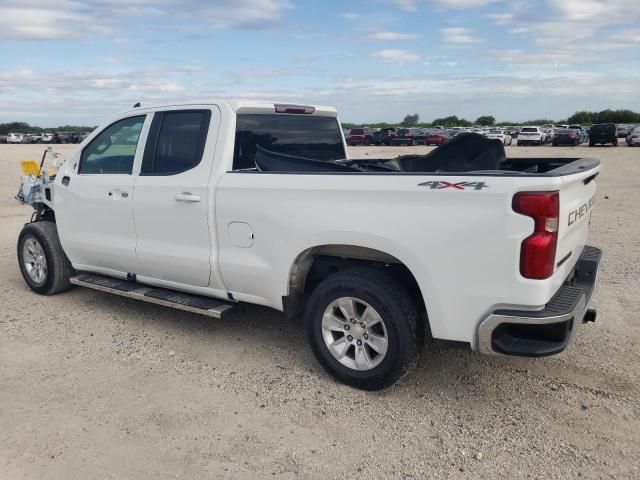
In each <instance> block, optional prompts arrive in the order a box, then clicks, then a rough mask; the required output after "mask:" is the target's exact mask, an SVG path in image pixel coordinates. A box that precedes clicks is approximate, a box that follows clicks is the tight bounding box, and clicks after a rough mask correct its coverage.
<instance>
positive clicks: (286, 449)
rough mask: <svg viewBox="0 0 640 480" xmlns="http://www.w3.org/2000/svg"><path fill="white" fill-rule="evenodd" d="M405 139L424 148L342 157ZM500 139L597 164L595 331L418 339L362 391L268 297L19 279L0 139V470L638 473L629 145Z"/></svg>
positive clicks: (8, 149) (638, 172)
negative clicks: (205, 309) (396, 365)
mask: <svg viewBox="0 0 640 480" xmlns="http://www.w3.org/2000/svg"><path fill="white" fill-rule="evenodd" d="M58 150H60V151H69V150H70V148H68V147H67V148H65V146H63V147H60V148H59V149H58ZM410 150H415V151H421V152H422V151H426V150H427V148H426V147H413V148H412V147H405V148H385V147H378V148H376V147H356V148H353V149H352V156H375V155H378V156H382V155H384V156H393V155H396V154H397V153H398V152H403V153H405V152H408V151H410ZM508 150H509V153H510V155H521V156H524V155H531V156H537V155H548V156H571V157H573V156H587V155H589V156H596V157H598V158H600V159H601V160H602V161H603V164H604V165H603V171H602V174H601V175H600V177H599V178H598V184H599V185H598V194H597V205H596V209H595V210H594V213H593V217H592V225H591V234H590V235H591V238H590V242H591V243H592V244H594V245H597V246H599V247H601V248H603V249H604V260H603V264H602V269H601V272H600V286H599V290H598V292H597V294H596V296H595V298H594V304H595V306H596V307H597V308H598V311H599V317H598V321H597V323H595V324H589V325H584V326H582V327H581V328H580V329H579V331H578V333H577V335H576V338H575V342H574V343H573V344H572V345H571V346H570V347H569V349H568V350H567V351H566V352H565V353H563V354H561V355H559V356H557V357H552V358H545V359H500V358H489V357H483V356H480V355H478V354H476V353H473V352H468V351H460V350H439V349H435V348H433V347H430V346H427V347H426V348H425V350H424V351H423V353H422V354H421V357H420V359H419V364H418V367H417V368H415V369H414V370H413V371H412V372H411V373H410V374H409V375H407V376H406V377H405V378H404V379H403V380H402V381H401V382H400V383H399V384H397V385H396V386H394V387H392V388H389V389H388V390H386V391H384V392H379V393H366V392H361V391H357V390H353V389H351V388H349V387H346V386H343V385H340V384H337V383H336V382H334V381H333V380H332V379H331V378H330V377H329V376H327V375H326V374H324V373H323V372H322V371H321V369H320V368H319V367H318V365H317V364H316V362H315V361H314V358H313V356H312V354H311V352H310V350H309V349H308V348H307V346H306V343H305V339H304V335H303V331H302V328H300V325H299V324H298V323H297V322H296V321H289V322H288V321H286V320H285V319H284V318H283V317H282V315H281V314H279V313H278V312H275V311H272V310H270V309H266V308H260V307H255V306H250V305H242V306H239V307H237V308H236V309H235V310H234V312H233V313H232V314H231V315H229V318H228V319H226V320H224V321H215V320H210V319H207V318H203V317H200V316H197V315H190V314H186V313H180V312H176V311H173V310H170V309H165V308H162V307H158V306H154V305H148V304H142V303H138V302H136V301H134V300H128V299H122V298H117V297H112V296H109V295H107V294H103V293H99V292H94V291H90V290H85V289H80V288H74V289H72V290H71V291H69V292H67V293H65V294H62V295H58V296H53V297H41V296H38V295H36V294H34V293H32V292H31V291H29V290H28V289H27V287H26V285H25V283H24V282H23V280H22V278H21V276H20V272H19V270H18V266H17V262H16V253H15V244H16V239H17V236H18V232H19V231H20V228H21V226H22V225H23V224H24V223H25V222H26V221H27V220H28V218H29V215H30V214H31V212H30V209H29V208H27V207H22V206H20V205H19V204H18V203H17V202H16V201H15V200H13V195H14V194H15V192H16V190H17V187H18V182H19V178H18V176H19V167H18V160H20V159H24V158H38V157H39V154H40V152H41V147H40V146H28V145H17V146H13V145H0V166H2V169H3V171H4V172H5V174H4V175H2V176H0V222H1V223H0V225H1V228H0V282H1V285H2V291H1V292H0V478H2V479H20V478H33V479H42V478H46V479H51V480H53V479H64V480H66V479H69V478H81V479H93V478H118V479H125V478H131V479H143V478H188V479H199V478H247V479H248V478H265V477H272V476H275V477H276V478H299V477H306V478H347V477H350V476H357V477H359V478H433V477H446V478H491V479H493V478H495V477H496V476H497V475H498V476H500V477H502V478H562V479H567V478H577V477H582V478H606V477H615V478H640V420H639V419H640V388H639V379H640V349H639V345H640V344H639V340H640V328H639V326H638V315H639V314H640V307H639V302H638V300H637V292H638V291H639V287H640V281H639V280H640V216H639V215H638V205H639V204H640V149H632V148H628V147H626V146H622V145H621V146H620V147H619V148H611V147H609V148H604V147H603V148H587V147H576V148H569V147H567V148H564V147H560V148H551V147H526V148H525V147H509V148H508Z"/></svg>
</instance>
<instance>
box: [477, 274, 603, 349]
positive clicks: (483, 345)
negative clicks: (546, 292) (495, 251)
mask: <svg viewBox="0 0 640 480" xmlns="http://www.w3.org/2000/svg"><path fill="white" fill-rule="evenodd" d="M599 273H600V269H599V268H598V270H597V271H596V278H595V279H594V282H593V288H591V289H590V291H589V292H588V293H589V297H588V298H587V293H583V294H582V296H581V297H580V300H578V302H577V303H576V306H575V308H574V309H573V310H572V311H571V312H569V313H565V314H564V315H555V316H553V317H527V316H518V317H516V316H511V315H496V314H494V313H492V314H490V315H489V316H488V317H487V318H485V319H484V320H483V321H482V322H481V323H480V326H479V327H478V344H477V345H478V347H477V349H478V351H479V352H480V353H483V354H485V355H494V356H500V357H506V356H509V355H505V354H503V353H499V352H496V351H495V350H494V349H493V348H492V346H491V334H492V333H493V331H494V330H495V329H496V328H497V327H498V325H500V324H502V323H519V324H529V325H547V324H549V323H560V322H566V321H567V320H570V319H572V318H573V319H574V322H573V325H572V328H571V333H570V334H569V339H568V340H567V345H569V344H570V343H571V341H572V340H573V337H574V336H575V334H576V330H578V325H580V324H581V323H582V318H583V317H584V314H585V312H586V311H587V309H588V308H589V303H590V302H591V298H592V297H593V293H594V292H595V291H596V286H597V285H598V274H599ZM576 319H577V320H578V321H576Z"/></svg>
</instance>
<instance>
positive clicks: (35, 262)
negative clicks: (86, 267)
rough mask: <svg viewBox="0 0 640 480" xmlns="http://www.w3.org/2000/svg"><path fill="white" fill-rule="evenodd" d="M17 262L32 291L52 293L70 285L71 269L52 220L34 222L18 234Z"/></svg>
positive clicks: (65, 288) (61, 290)
mask: <svg viewBox="0 0 640 480" xmlns="http://www.w3.org/2000/svg"><path fill="white" fill-rule="evenodd" d="M18 262H19V265H20V271H21V272H22V277H23V278H24V281H25V282H26V283H27V285H29V288H31V290H33V291H34V292H37V293H40V294H42V295H53V294H56V293H60V292H64V291H65V290H68V289H69V288H70V287H71V283H70V281H69V279H70V278H71V274H72V272H73V268H72V267H71V263H70V262H69V259H68V258H67V256H66V255H65V253H64V250H62V245H60V239H59V238H58V230H57V228H56V224H55V223H53V222H33V223H28V224H27V225H25V226H24V228H23V229H22V231H21V232H20V236H19V237H18Z"/></svg>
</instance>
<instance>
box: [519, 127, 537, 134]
mask: <svg viewBox="0 0 640 480" xmlns="http://www.w3.org/2000/svg"><path fill="white" fill-rule="evenodd" d="M520 131H521V132H535V133H538V129H537V128H534V127H525V128H523V129H522V130H520Z"/></svg>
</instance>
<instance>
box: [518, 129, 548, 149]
mask: <svg viewBox="0 0 640 480" xmlns="http://www.w3.org/2000/svg"><path fill="white" fill-rule="evenodd" d="M546 141H547V136H546V134H545V133H544V131H543V130H542V129H541V128H540V127H522V128H521V129H520V133H518V146H519V147H520V146H523V145H543V144H544V143H545V142H546Z"/></svg>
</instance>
